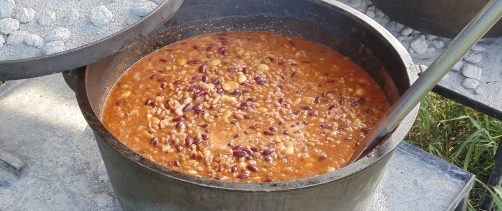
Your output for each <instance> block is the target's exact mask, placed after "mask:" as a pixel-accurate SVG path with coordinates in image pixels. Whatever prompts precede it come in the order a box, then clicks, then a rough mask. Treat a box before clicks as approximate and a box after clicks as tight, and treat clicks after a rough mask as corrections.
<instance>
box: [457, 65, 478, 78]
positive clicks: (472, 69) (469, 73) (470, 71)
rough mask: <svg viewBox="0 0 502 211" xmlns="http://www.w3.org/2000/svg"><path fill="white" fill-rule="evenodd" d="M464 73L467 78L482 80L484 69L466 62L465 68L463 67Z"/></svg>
mask: <svg viewBox="0 0 502 211" xmlns="http://www.w3.org/2000/svg"><path fill="white" fill-rule="evenodd" d="M462 75H464V76H465V77H467V78H472V79H476V80H481V77H482V76H483V69H481V68H479V67H477V66H474V65H471V64H465V65H464V68H462Z"/></svg>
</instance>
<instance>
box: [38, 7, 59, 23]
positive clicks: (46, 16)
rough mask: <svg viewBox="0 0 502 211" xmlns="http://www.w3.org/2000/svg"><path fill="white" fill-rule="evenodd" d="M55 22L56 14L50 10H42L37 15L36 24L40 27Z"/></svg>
mask: <svg viewBox="0 0 502 211" xmlns="http://www.w3.org/2000/svg"><path fill="white" fill-rule="evenodd" d="M54 20H56V13H54V12H53V11H50V10H43V11H42V12H40V13H39V14H38V19H37V22H38V24H40V25H41V26H50V25H52V23H53V22H54Z"/></svg>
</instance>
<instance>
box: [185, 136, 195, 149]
mask: <svg viewBox="0 0 502 211" xmlns="http://www.w3.org/2000/svg"><path fill="white" fill-rule="evenodd" d="M192 144H193V139H192V138H190V137H186V138H185V146H186V147H190V146H192Z"/></svg>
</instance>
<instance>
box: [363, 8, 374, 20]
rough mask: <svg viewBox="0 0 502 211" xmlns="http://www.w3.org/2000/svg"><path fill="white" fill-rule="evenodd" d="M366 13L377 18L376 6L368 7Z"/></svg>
mask: <svg viewBox="0 0 502 211" xmlns="http://www.w3.org/2000/svg"><path fill="white" fill-rule="evenodd" d="M365 14H366V15H367V16H368V17H370V18H375V17H376V14H375V6H370V7H368V8H367V9H366V12H365Z"/></svg>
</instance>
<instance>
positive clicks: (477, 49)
mask: <svg viewBox="0 0 502 211" xmlns="http://www.w3.org/2000/svg"><path fill="white" fill-rule="evenodd" d="M471 50H473V51H476V52H485V51H486V49H485V48H484V47H483V46H480V45H478V44H476V45H474V46H472V48H471Z"/></svg>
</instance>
